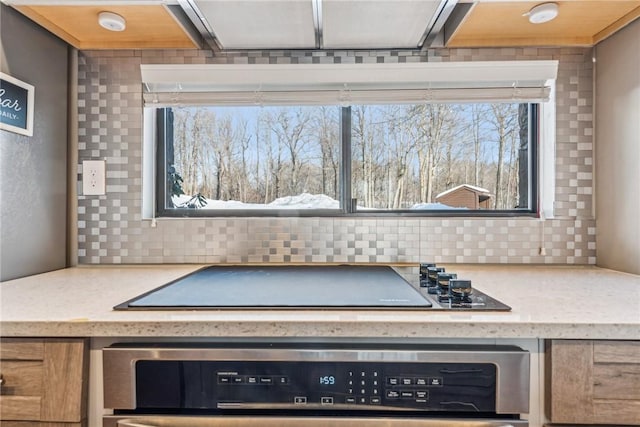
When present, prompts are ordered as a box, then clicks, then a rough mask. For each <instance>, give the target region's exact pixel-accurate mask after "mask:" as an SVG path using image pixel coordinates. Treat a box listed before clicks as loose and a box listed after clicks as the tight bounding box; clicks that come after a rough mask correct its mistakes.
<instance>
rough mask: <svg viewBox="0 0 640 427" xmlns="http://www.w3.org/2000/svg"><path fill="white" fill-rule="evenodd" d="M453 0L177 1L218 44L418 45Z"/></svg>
mask: <svg viewBox="0 0 640 427" xmlns="http://www.w3.org/2000/svg"><path fill="white" fill-rule="evenodd" d="M455 3H456V0H424V1H423V0H421V1H417V0H374V1H372V0H367V1H365V0H359V1H358V0H356V1H354V0H268V1H266V0H190V1H186V2H182V5H183V7H185V5H187V6H188V7H191V8H192V9H193V11H195V15H198V16H199V18H200V20H201V21H203V22H204V24H205V27H206V28H207V30H208V31H209V33H210V34H209V36H210V37H213V38H214V39H215V40H216V43H217V44H218V45H219V46H220V47H221V48H222V49H317V48H322V49H385V48H388V49H391V48H396V49H398V48H417V47H421V44H422V42H423V41H424V38H425V37H426V34H427V33H428V32H429V30H430V29H431V28H432V27H433V25H434V22H435V19H436V18H437V17H438V16H439V14H440V13H441V11H442V10H444V9H445V5H449V6H451V5H452V4H455ZM191 16H193V14H192V15H191ZM230 17H233V18H230Z"/></svg>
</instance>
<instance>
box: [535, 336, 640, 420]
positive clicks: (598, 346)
mask: <svg viewBox="0 0 640 427" xmlns="http://www.w3.org/2000/svg"><path fill="white" fill-rule="evenodd" d="M547 344H548V345H547V352H546V368H545V371H546V373H547V380H546V383H547V384H546V392H547V402H546V409H547V416H548V417H549V419H550V420H551V422H554V423H563V424H569V423H571V424H573V423H577V424H609V425H621V424H627V425H640V342H638V341H586V340H575V341H572V340H553V341H550V342H548V343H547Z"/></svg>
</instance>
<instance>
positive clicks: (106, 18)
mask: <svg viewBox="0 0 640 427" xmlns="http://www.w3.org/2000/svg"><path fill="white" fill-rule="evenodd" d="M98 24H100V26H101V27H102V28H105V29H107V30H109V31H124V29H125V28H126V27H127V25H126V21H125V20H124V18H123V17H122V16H120V15H118V14H117V13H113V12H100V13H99V14H98Z"/></svg>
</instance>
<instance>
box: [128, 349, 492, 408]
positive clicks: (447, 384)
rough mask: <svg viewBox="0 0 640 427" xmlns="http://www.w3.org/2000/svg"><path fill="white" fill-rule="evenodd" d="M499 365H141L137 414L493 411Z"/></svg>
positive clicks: (195, 363) (277, 363) (210, 362)
mask: <svg viewBox="0 0 640 427" xmlns="http://www.w3.org/2000/svg"><path fill="white" fill-rule="evenodd" d="M496 384H497V373H496V365H495V364H493V363H447V362H434V363H429V362H420V363H412V362H384V361H376V362H368V361H357V362H347V361H345V362H339V361H256V360H253V361H241V360H236V361H189V360H185V361H159V360H145V361H138V362H137V365H136V396H137V407H138V408H148V409H153V408H173V409H199V410H201V409H218V410H242V409H245V410H248V409H294V410H297V409H299V410H417V411H452V412H467V411H468V412H487V413H493V412H495V411H496Z"/></svg>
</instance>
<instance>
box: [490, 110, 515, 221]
mask: <svg viewBox="0 0 640 427" xmlns="http://www.w3.org/2000/svg"><path fill="white" fill-rule="evenodd" d="M491 113H492V117H491V119H492V125H493V128H494V131H495V133H496V138H497V143H498V151H497V154H498V159H497V163H496V182H495V205H494V207H495V209H504V206H505V203H506V201H505V198H506V197H505V194H504V186H503V167H504V151H505V146H506V144H507V141H508V139H509V137H510V135H511V134H512V133H513V132H514V130H515V126H514V124H515V123H516V119H517V114H514V105H513V104H492V105H491ZM511 137H513V135H511Z"/></svg>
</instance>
